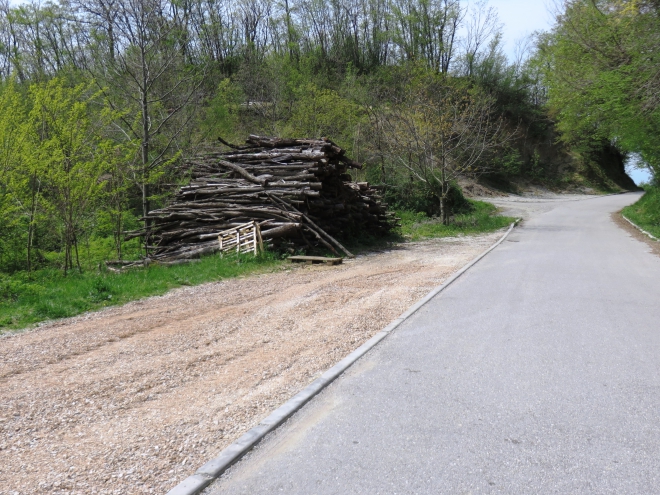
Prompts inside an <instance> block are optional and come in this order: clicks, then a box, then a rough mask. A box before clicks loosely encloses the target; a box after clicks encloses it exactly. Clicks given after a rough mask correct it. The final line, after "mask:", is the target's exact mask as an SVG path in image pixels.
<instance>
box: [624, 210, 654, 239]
mask: <svg viewBox="0 0 660 495" xmlns="http://www.w3.org/2000/svg"><path fill="white" fill-rule="evenodd" d="M621 218H623V219H624V220H625V221H626V222H628V223H629V224H630V225H632V226H633V227H635V228H636V229H637V230H639V231H640V232H641V233H642V234H645V235H647V236H649V237H650V238H651V239H653V240H654V241H660V239H658V238H657V237H656V236H654V235H653V234H651V233H650V232H647V231H646V230H644V229H643V228H641V227H640V226H639V225H637V224H636V223H633V222H632V221H630V220H629V219H628V217H626V216H625V215H624V214H623V213H621Z"/></svg>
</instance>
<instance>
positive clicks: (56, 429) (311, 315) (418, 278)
mask: <svg viewBox="0 0 660 495" xmlns="http://www.w3.org/2000/svg"><path fill="white" fill-rule="evenodd" d="M501 235H502V233H501V232H497V233H493V234H488V235H482V236H476V237H463V238H452V239H444V240H435V241H428V242H422V243H411V244H407V245H405V246H402V247H400V248H397V249H393V250H391V251H387V252H382V253H375V254H372V255H368V256H360V257H358V258H357V259H355V260H349V261H347V262H346V263H345V264H344V265H340V266H337V267H316V266H314V267H311V268H309V267H306V268H300V267H297V268H287V269H286V270H279V271H278V272H275V273H268V274H264V275H260V276H254V277H248V278H243V279H234V280H228V281H224V282H219V283H212V284H206V285H202V286H198V287H190V288H184V289H178V290H175V291H172V292H170V293H168V294H167V295H165V296H162V297H154V298H149V299H144V300H141V301H137V302H133V303H130V304H127V305H125V306H122V307H117V308H110V309H107V310H104V311H100V312H96V313H91V314H87V315H83V316H80V317H77V318H71V319H67V320H62V321H57V322H53V323H50V324H47V325H44V326H42V327H40V328H38V329H36V330H32V331H28V332H25V333H22V334H17V335H13V336H10V337H5V338H2V339H0V431H1V433H2V434H1V437H0V495H8V494H12V495H14V494H21V495H34V494H37V493H39V494H41V493H48V494H50V493H53V494H81V495H82V494H85V495H87V494H138V493H165V492H166V491H167V490H168V489H170V488H171V487H172V486H174V485H176V484H177V483H178V482H179V481H181V480H182V479H184V478H186V477H187V476H188V475H190V474H191V473H193V472H194V471H195V470H196V469H197V468H198V467H199V466H200V465H201V464H203V463H204V462H206V461H207V460H208V459H209V458H211V457H213V456H215V455H216V454H217V452H219V451H220V450H221V449H222V448H224V447H225V446H226V445H228V444H229V443H231V442H232V441H233V440H235V439H236V438H238V437H239V436H240V435H241V434H242V433H244V432H245V431H246V430H248V429H249V428H251V427H252V426H254V425H255V424H257V423H258V422H259V421H260V420H261V419H262V418H263V417H264V416H265V415H266V414H267V413H268V412H269V411H271V410H272V409H274V408H275V407H277V406H279V405H280V404H281V403H283V402H284V401H286V400H287V399H289V398H290V397H291V396H292V395H294V394H295V393H296V392H298V391H299V390H300V389H301V388H303V387H304V386H305V385H306V384H307V383H309V382H310V381H311V380H313V379H314V378H316V377H317V376H318V375H319V374H320V373H322V372H323V371H325V370H326V369H327V368H329V367H330V366H331V365H333V364H334V363H335V362H337V361H338V360H339V359H341V358H343V357H344V356H345V355H347V354H348V353H349V352H351V351H352V350H353V349H355V348H356V347H358V346H359V345H360V344H362V343H363V342H364V341H366V340H367V339H369V338H370V337H371V336H372V335H373V334H375V333H376V332H378V331H379V330H380V329H381V328H382V327H384V326H385V325H386V324H387V323H389V322H390V321H391V320H392V319H394V318H396V317H397V316H398V315H399V314H401V313H402V312H403V311H404V310H405V309H406V308H408V307H409V306H410V305H411V304H412V303H414V302H415V301H417V300H418V299H420V298H421V297H423V296H424V295H425V294H426V293H427V292H428V291H429V290H431V288H433V287H435V286H437V285H439V284H440V283H442V281H443V280H445V279H446V278H447V277H448V276H449V275H450V274H451V273H453V272H454V271H456V270H457V269H458V268H460V267H461V266H463V265H464V264H465V263H466V262H468V261H469V260H470V259H472V258H473V257H474V256H476V255H477V254H478V253H480V252H481V251H483V250H484V249H485V248H486V247H487V246H490V245H491V244H492V243H493V242H495V240H496V239H498V238H499V237H500V236H501Z"/></svg>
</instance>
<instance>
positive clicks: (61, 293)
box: [0, 253, 282, 333]
mask: <svg viewBox="0 0 660 495" xmlns="http://www.w3.org/2000/svg"><path fill="white" fill-rule="evenodd" d="M280 263H282V261H280V260H279V259H278V257H276V256H275V255H273V254H270V253H266V254H265V255H262V256H259V257H257V258H255V257H253V256H250V255H245V256H240V257H236V256H231V257H225V258H220V257H219V256H209V257H206V258H202V259H201V260H200V261H199V262H197V263H190V264H186V265H175V266H158V265H152V266H150V267H149V268H138V269H133V270H128V271H126V272H124V273H112V272H107V271H103V272H99V271H98V270H97V271H87V272H83V273H82V274H78V273H69V275H68V276H67V277H64V276H63V275H62V272H61V271H59V270H54V269H50V270H40V271H38V272H35V273H33V275H32V278H31V279H28V277H27V275H26V274H24V273H17V274H14V275H12V276H11V277H9V276H6V275H2V274H0V333H3V332H5V331H8V330H13V329H19V328H24V327H26V326H30V325H32V324H34V323H38V322H40V321H44V320H50V319H55V318H65V317H69V316H75V315H78V314H80V313H84V312H86V311H90V310H93V309H98V308H102V307H104V306H114V305H118V304H124V303H126V302H128V301H133V300H136V299H140V298H142V297H146V296H154V295H160V294H164V293H165V292H167V291H168V290H170V289H173V288H175V287H181V286H184V285H198V284H202V283H204V282H212V281H215V280H220V279H225V278H231V277H237V276H239V275H246V274H250V273H255V272H260V271H264V270H266V269H268V268H272V267H274V266H276V265H278V264H280Z"/></svg>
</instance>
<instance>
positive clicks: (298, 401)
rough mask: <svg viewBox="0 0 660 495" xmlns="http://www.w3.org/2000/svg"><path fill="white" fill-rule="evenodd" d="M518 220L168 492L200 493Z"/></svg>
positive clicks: (490, 249) (436, 292)
mask: <svg viewBox="0 0 660 495" xmlns="http://www.w3.org/2000/svg"><path fill="white" fill-rule="evenodd" d="M519 222H520V219H517V220H516V221H515V222H514V223H512V224H511V225H510V226H509V229H508V230H507V231H506V233H505V234H504V235H503V236H502V237H501V238H500V239H499V240H498V241H497V242H496V243H495V244H493V245H492V246H491V247H489V248H488V249H487V250H486V251H484V252H483V253H481V254H480V255H479V256H477V257H476V258H474V259H473V260H472V261H470V262H469V263H468V264H467V265H465V266H464V267H463V268H461V269H460V270H458V271H457V272H456V273H454V274H453V275H452V276H451V277H449V279H447V280H446V281H445V282H444V283H443V284H442V285H439V286H438V287H436V288H435V289H433V290H432V291H431V292H429V293H428V294H427V295H426V296H425V297H424V298H423V299H422V300H420V301H418V302H416V303H415V304H413V305H412V306H411V307H410V308H408V309H407V310H406V311H405V312H404V313H403V314H402V315H401V316H399V317H398V318H396V319H395V320H394V321H392V322H391V323H390V324H389V325H387V326H386V327H385V328H383V329H382V330H381V331H380V332H378V333H377V334H376V335H374V336H373V337H371V338H370V339H369V340H367V341H366V342H365V343H364V344H362V345H361V346H360V347H358V348H357V349H356V350H354V351H353V352H351V353H350V354H349V355H348V356H346V357H345V358H344V359H342V360H341V361H339V362H338V363H337V364H335V365H334V366H333V367H332V368H330V369H329V370H328V371H326V372H325V373H323V374H322V375H321V376H320V377H319V378H317V379H316V380H314V381H313V382H312V383H310V384H309V385H307V387H305V388H304V389H303V390H301V391H300V392H298V393H297V394H296V395H294V396H293V397H292V398H291V399H289V400H288V401H287V402H285V403H284V404H283V405H281V406H280V407H278V408H277V409H275V410H274V411H273V412H272V413H271V414H270V415H269V416H268V417H266V418H265V419H264V420H263V421H261V423H259V425H257V426H255V427H254V428H252V429H250V430H248V432H247V433H245V434H243V436H241V437H240V438H239V439H238V440H236V441H235V442H234V443H232V444H231V445H229V446H228V447H226V448H225V449H224V450H222V451H221V452H220V454H218V456H217V457H216V458H214V459H211V460H210V461H208V462H207V463H206V464H204V465H203V466H202V467H200V468H199V469H198V470H197V471H196V472H195V474H193V475H192V476H189V477H188V478H186V479H185V480H183V481H182V482H181V483H179V484H178V485H176V486H175V487H174V488H172V489H171V490H170V491H168V492H167V495H198V494H199V493H201V491H202V490H203V489H204V488H206V487H207V486H208V485H210V484H211V483H212V482H213V481H214V480H215V479H216V478H219V477H220V475H221V474H222V473H224V472H225V471H226V470H227V469H228V468H229V467H230V466H231V465H232V464H234V463H236V462H237V461H238V460H240V458H241V457H243V456H244V455H245V454H247V453H248V452H249V451H250V450H251V449H252V447H254V446H255V445H256V444H257V443H259V442H260V441H261V440H262V439H263V438H264V437H265V436H266V435H267V434H268V433H270V432H271V431H273V430H274V429H275V428H277V427H278V426H280V425H281V424H282V423H284V422H285V421H286V420H287V419H288V418H289V417H291V416H292V415H293V414H294V413H295V412H296V411H298V410H299V409H300V408H302V407H303V406H304V405H305V404H306V403H307V402H309V401H310V399H312V398H313V397H314V396H316V395H317V394H318V393H319V392H321V391H322V390H323V389H324V388H325V387H327V386H328V385H330V384H331V383H332V382H333V381H334V380H335V379H336V378H337V377H338V376H339V375H341V374H342V373H343V372H344V371H346V370H347V369H348V368H350V366H351V365H352V364H353V363H355V362H356V361H357V360H358V359H360V358H361V357H362V356H364V355H365V354H366V353H367V352H369V351H370V350H371V349H372V348H373V347H375V346H376V345H377V344H378V343H379V342H380V341H381V340H383V339H384V338H385V337H387V335H388V334H389V333H390V332H392V331H393V330H394V329H396V328H397V327H398V326H399V325H401V323H403V322H404V321H406V320H407V319H408V318H410V317H411V316H412V315H413V314H414V313H415V312H416V311H417V310H419V309H420V308H421V307H422V306H424V305H425V304H426V303H427V302H429V301H430V300H431V299H433V298H434V297H435V296H436V295H438V294H439V293H440V292H442V291H443V290H444V289H446V288H447V287H448V286H449V285H450V284H451V283H452V282H454V281H455V280H456V279H458V278H459V277H460V276H461V275H463V274H464V273H465V272H466V271H468V270H469V269H470V268H472V267H473V266H474V265H476V264H477V263H478V262H479V261H480V260H481V259H482V258H483V257H485V256H486V255H487V254H488V253H490V252H491V251H492V250H493V249H495V248H496V247H497V246H499V245H500V244H502V242H504V240H505V239H506V238H507V237H508V236H509V234H510V233H511V231H512V230H513V228H514V227H515V226H516V225H518V223H519Z"/></svg>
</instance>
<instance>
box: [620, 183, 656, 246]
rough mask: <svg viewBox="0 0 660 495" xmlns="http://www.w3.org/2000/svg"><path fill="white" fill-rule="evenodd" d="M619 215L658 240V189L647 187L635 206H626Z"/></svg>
mask: <svg viewBox="0 0 660 495" xmlns="http://www.w3.org/2000/svg"><path fill="white" fill-rule="evenodd" d="M621 213H623V214H624V215H625V216H626V217H627V218H628V219H629V220H630V221H631V222H633V223H635V224H636V225H639V226H640V227H641V228H643V229H644V230H646V231H647V232H649V233H651V234H653V235H654V236H656V237H657V238H659V239H660V188H658V187H647V188H646V192H645V193H644V196H642V197H641V198H640V199H639V201H637V202H636V203H635V204H633V205H630V206H626V207H625V208H624V209H623V211H622V212H621Z"/></svg>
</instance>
